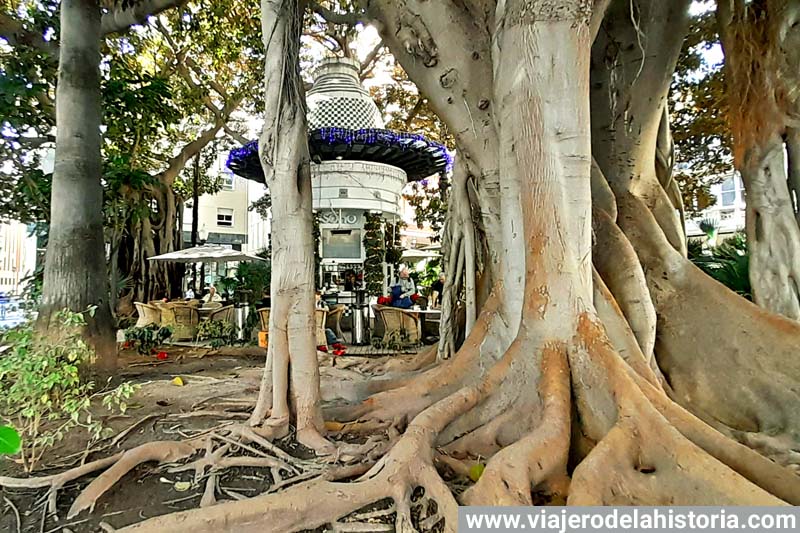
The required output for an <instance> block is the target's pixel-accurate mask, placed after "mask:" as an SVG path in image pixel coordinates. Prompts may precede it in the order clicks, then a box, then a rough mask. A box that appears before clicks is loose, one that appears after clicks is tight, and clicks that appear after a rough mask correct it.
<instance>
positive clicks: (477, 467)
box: [469, 463, 486, 483]
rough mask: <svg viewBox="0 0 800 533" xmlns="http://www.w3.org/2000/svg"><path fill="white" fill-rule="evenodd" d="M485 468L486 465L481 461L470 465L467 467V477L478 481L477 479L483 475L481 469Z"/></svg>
mask: <svg viewBox="0 0 800 533" xmlns="http://www.w3.org/2000/svg"><path fill="white" fill-rule="evenodd" d="M484 470H486V467H485V466H483V465H482V464H481V463H476V464H474V465H472V466H471V467H470V469H469V478H470V479H471V480H472V481H474V482H476V483H477V482H478V480H479V479H480V478H481V476H482V475H483V471H484Z"/></svg>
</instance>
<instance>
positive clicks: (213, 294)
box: [203, 285, 222, 303]
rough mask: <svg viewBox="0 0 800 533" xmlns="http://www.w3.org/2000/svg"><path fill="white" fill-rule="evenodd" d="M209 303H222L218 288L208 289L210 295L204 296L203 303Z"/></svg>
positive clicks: (211, 287)
mask: <svg viewBox="0 0 800 533" xmlns="http://www.w3.org/2000/svg"><path fill="white" fill-rule="evenodd" d="M209 302H222V296H220V295H219V293H218V292H217V288H216V287H215V286H213V285H211V286H210V287H209V288H208V294H206V295H205V296H203V303H209Z"/></svg>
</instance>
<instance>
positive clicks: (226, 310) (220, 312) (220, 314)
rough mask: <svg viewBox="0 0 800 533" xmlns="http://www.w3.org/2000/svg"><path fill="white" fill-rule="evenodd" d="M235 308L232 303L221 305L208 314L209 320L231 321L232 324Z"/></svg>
mask: <svg viewBox="0 0 800 533" xmlns="http://www.w3.org/2000/svg"><path fill="white" fill-rule="evenodd" d="M234 319H235V317H234V309H233V306H232V305H228V306H225V307H220V308H219V309H217V310H216V311H214V312H212V313H211V314H210V315H208V319H207V320H209V321H213V320H216V321H219V322H230V323H231V324H233V323H234Z"/></svg>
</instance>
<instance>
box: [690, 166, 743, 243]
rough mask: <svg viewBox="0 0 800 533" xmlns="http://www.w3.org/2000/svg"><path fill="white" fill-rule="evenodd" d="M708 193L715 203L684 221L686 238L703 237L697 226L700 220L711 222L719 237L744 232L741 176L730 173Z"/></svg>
mask: <svg viewBox="0 0 800 533" xmlns="http://www.w3.org/2000/svg"><path fill="white" fill-rule="evenodd" d="M710 192H711V195H712V196H713V197H714V198H716V202H715V203H714V205H713V206H711V207H709V208H708V209H705V210H703V211H702V213H701V214H700V216H698V217H695V218H692V219H690V220H687V221H686V235H687V237H701V236H703V235H705V234H704V232H703V231H702V230H701V229H700V225H699V224H700V222H701V221H702V220H713V221H714V222H715V223H716V226H717V234H718V235H721V236H728V235H732V234H733V233H736V232H737V231H744V229H745V191H744V184H743V183H742V178H741V176H739V174H737V173H732V174H731V175H729V176H728V177H727V178H726V179H725V180H724V181H723V182H722V183H718V184H715V185H712V186H711V187H710Z"/></svg>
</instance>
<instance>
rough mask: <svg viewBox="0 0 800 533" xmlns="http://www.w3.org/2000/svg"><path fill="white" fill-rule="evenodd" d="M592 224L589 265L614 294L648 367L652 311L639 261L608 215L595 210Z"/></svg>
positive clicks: (653, 333)
mask: <svg viewBox="0 0 800 533" xmlns="http://www.w3.org/2000/svg"><path fill="white" fill-rule="evenodd" d="M592 221H593V222H592V227H593V228H594V230H595V232H594V235H595V242H594V246H593V247H592V263H593V264H594V266H595V268H596V269H597V272H598V273H599V274H600V276H601V277H602V278H603V281H604V282H605V284H606V286H607V287H608V290H609V291H610V292H611V294H613V295H614V299H615V300H616V301H617V304H618V305H619V307H620V309H621V310H622V314H623V315H624V316H625V319H626V320H627V322H628V324H629V325H630V328H631V330H632V331H633V334H634V335H635V336H636V340H637V341H638V343H639V347H640V348H641V351H642V354H644V357H645V360H646V361H647V362H648V364H649V362H650V360H651V359H652V357H653V348H654V346H655V343H656V310H655V308H654V307H653V302H652V300H651V299H650V293H649V292H648V290H647V281H646V280H645V276H644V272H643V271H642V267H641V265H640V264H639V259H638V258H637V257H636V252H635V251H634V249H633V247H632V246H631V245H630V242H629V241H628V239H627V238H625V235H624V234H623V233H622V231H621V230H620V229H619V228H618V227H617V225H616V224H615V223H614V221H613V220H612V219H611V217H610V216H609V215H608V214H606V213H605V212H604V211H601V210H597V209H595V210H594V212H593V215H592Z"/></svg>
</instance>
